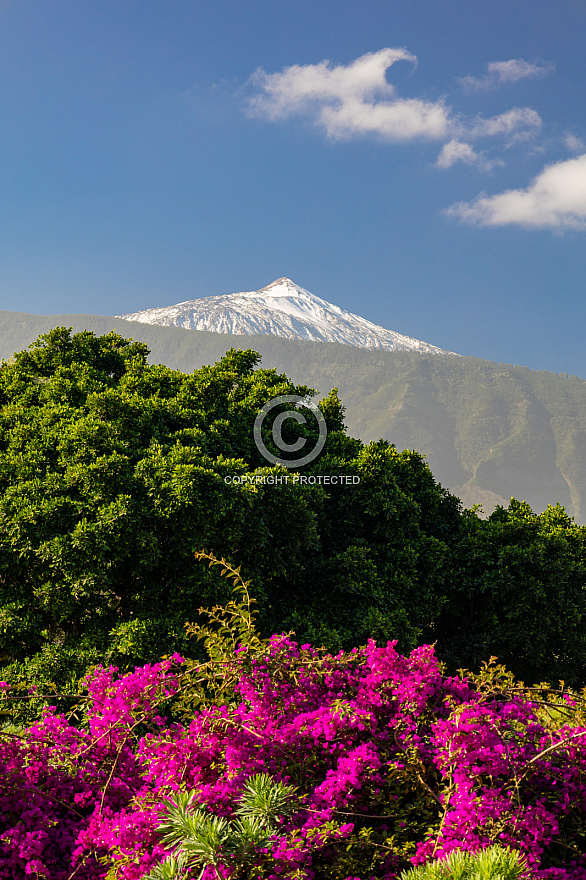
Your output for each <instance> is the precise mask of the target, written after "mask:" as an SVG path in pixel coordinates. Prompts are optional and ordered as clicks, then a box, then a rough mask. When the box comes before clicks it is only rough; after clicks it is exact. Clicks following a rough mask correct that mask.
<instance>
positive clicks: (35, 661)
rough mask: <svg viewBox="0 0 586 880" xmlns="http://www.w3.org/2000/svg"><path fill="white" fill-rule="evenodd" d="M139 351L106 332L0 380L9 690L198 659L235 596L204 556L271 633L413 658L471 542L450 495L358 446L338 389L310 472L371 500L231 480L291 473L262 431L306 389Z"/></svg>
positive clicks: (374, 449) (51, 341) (53, 339)
mask: <svg viewBox="0 0 586 880" xmlns="http://www.w3.org/2000/svg"><path fill="white" fill-rule="evenodd" d="M146 355H147V350H146V348H145V346H144V345H142V344H140V343H131V342H129V341H126V340H123V339H122V338H121V337H119V336H118V335H116V334H114V333H111V334H109V335H107V336H102V337H95V336H94V335H93V334H91V333H89V332H84V333H80V334H77V335H74V336H73V337H72V336H71V335H70V333H69V332H68V331H66V330H64V329H56V330H53V331H51V332H50V333H49V334H48V335H46V336H44V337H41V338H40V339H39V340H38V342H37V343H35V344H34V345H33V347H32V348H31V350H30V351H25V352H21V353H20V354H18V355H16V357H15V358H14V359H13V361H12V362H11V363H9V364H6V365H4V366H3V367H2V370H1V371H0V395H1V398H0V399H1V404H2V408H1V411H0V449H1V455H0V487H1V500H0V560H1V561H0V565H1V577H2V581H1V583H0V639H1V642H0V650H1V652H2V660H3V662H4V663H5V664H8V665H10V666H11V669H12V673H11V674H12V675H13V676H14V675H18V676H21V677H23V678H24V679H26V680H28V681H29V682H30V683H36V684H38V683H42V682H47V681H51V680H54V681H55V682H56V683H57V684H58V685H59V686H60V687H63V686H64V685H65V684H66V683H67V676H70V677H71V674H72V673H75V675H77V673H79V672H80V671H82V670H83V669H85V668H87V666H88V665H91V664H92V663H95V662H97V661H98V660H99V659H102V658H105V659H106V661H109V662H115V663H117V664H119V665H120V666H121V667H123V668H124V667H128V666H132V665H133V664H134V663H136V662H139V661H145V660H149V659H151V658H152V657H157V656H160V655H161V654H162V653H166V652H169V651H171V650H174V649H180V650H185V651H187V650H189V649H188V645H187V642H186V640H185V635H184V624H185V622H186V621H188V620H193V619H194V618H195V617H196V616H197V610H198V608H199V607H200V606H202V605H210V604H212V603H213V602H216V601H218V600H221V599H222V597H223V596H225V585H224V583H223V582H222V580H221V579H220V578H218V577H217V576H215V575H214V574H213V573H212V574H210V573H209V572H207V571H206V570H205V569H204V567H203V566H202V565H201V564H198V563H197V562H196V560H195V559H194V552H195V551H197V550H200V549H207V550H211V551H212V552H214V553H215V554H216V555H218V556H226V557H228V558H231V559H232V560H234V561H235V562H237V563H238V564H242V565H243V571H244V572H245V573H247V574H250V575H253V576H254V581H255V588H256V591H257V597H258V599H259V602H260V607H261V611H262V615H261V625H262V627H263V629H264V631H265V632H272V631H275V630H282V629H287V628H289V627H295V628H296V629H297V630H298V632H299V633H300V634H301V635H302V636H303V637H304V638H307V639H309V640H316V641H320V642H324V643H326V644H329V645H331V646H333V647H336V646H340V647H341V646H344V645H351V644H359V643H363V642H364V641H365V640H366V638H367V637H368V636H371V635H372V636H375V637H376V638H379V639H382V640H385V639H387V638H391V637H399V639H400V644H401V645H402V646H403V647H404V648H405V649H407V648H409V647H412V646H413V645H414V644H415V643H416V642H417V640H418V638H419V636H420V633H421V632H422V630H423V629H425V628H426V627H427V626H428V625H429V624H430V622H431V621H432V620H433V618H434V617H435V615H436V614H437V611H438V610H439V603H440V601H441V599H440V597H441V583H442V580H443V577H444V572H445V557H446V544H445V542H444V540H443V539H444V537H445V536H446V535H449V534H450V533H452V532H454V531H455V530H457V529H458V527H459V525H458V524H459V514H458V503H457V501H456V499H455V498H453V497H451V496H450V495H449V494H448V493H446V492H444V491H442V490H439V489H438V488H437V487H436V485H435V483H434V480H433V477H432V475H431V473H430V471H429V469H428V468H427V466H426V465H425V463H424V461H423V459H422V458H421V456H418V455H417V454H415V453H409V452H404V453H399V452H397V451H396V450H395V449H394V448H393V447H391V446H390V445H389V444H387V443H379V444H372V445H371V446H369V447H366V448H362V446H361V444H360V443H359V442H358V441H355V440H351V439H350V438H348V437H347V436H346V435H345V433H344V431H343V423H342V415H343V411H342V407H341V405H340V403H339V401H338V399H337V396H336V394H335V392H333V393H332V394H331V395H330V396H329V397H327V398H326V399H325V400H324V401H322V402H321V404H320V407H321V410H322V413H323V414H324V416H325V419H326V422H327V425H328V438H327V443H326V446H325V448H324V450H323V453H322V454H321V457H320V459H319V461H318V462H316V463H315V464H314V466H313V472H314V473H325V474H332V473H334V474H345V475H349V476H359V477H360V480H361V482H360V484H359V485H343V486H341V485H338V486H329V487H328V491H326V488H325V487H324V486H320V485H317V484H315V485H303V486H302V485H298V484H293V483H288V484H285V483H279V484H275V485H269V484H264V485H262V484H235V483H234V482H233V477H234V475H237V476H239V475H243V474H245V473H249V472H257V473H261V474H265V475H268V474H279V473H280V474H284V473H286V471H285V470H284V469H283V468H281V469H278V468H277V469H275V468H273V469H271V468H266V467H264V465H266V462H265V460H264V459H263V458H262V457H261V456H260V453H259V452H258V450H257V449H256V446H255V445H254V439H253V423H254V419H255V417H256V415H257V413H258V411H259V409H260V408H261V407H262V405H263V404H264V403H265V402H266V401H268V400H271V399H272V398H273V397H275V396H277V395H282V394H287V393H288V394H291V393H298V394H300V395H305V394H307V393H308V389H307V388H305V387H303V386H302V387H295V386H293V385H292V384H291V383H290V382H289V381H288V380H287V379H286V377H284V376H280V375H278V374H277V373H275V371H271V370H255V365H256V363H257V361H258V355H256V354H255V353H254V352H251V351H246V352H243V351H231V352H229V353H228V354H227V355H226V356H225V357H224V358H223V359H222V360H221V361H220V362H219V363H218V364H216V365H215V366H213V367H204V368H202V369H200V370H198V371H195V372H194V373H192V374H191V375H187V374H183V373H179V372H177V371H173V370H170V369H168V368H167V367H162V366H149V365H148V364H147V361H146ZM305 430H306V433H308V435H311V431H312V428H311V425H309V426H308V427H307V428H306V429H305ZM313 430H315V429H313ZM266 440H267V443H269V442H270V439H269V438H266ZM75 675H73V678H75Z"/></svg>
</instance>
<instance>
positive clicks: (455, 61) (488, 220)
mask: <svg viewBox="0 0 586 880" xmlns="http://www.w3.org/2000/svg"><path fill="white" fill-rule="evenodd" d="M585 45H586V0H254V2H246V0H122V2H121V0H83V2H80V0H51V2H50V3H48V2H46V0H8V2H4V3H0V308H3V309H8V310H18V311H29V312H35V313H43V314H48V313H63V312H76V313H77V312H84V313H92V314H116V313H118V314H120V313H123V312H130V311H135V310H138V309H142V308H150V307H154V306H163V305H169V304H172V303H175V302H178V301H182V300H186V299H191V298H195V297H199V296H209V295H214V294H224V293H231V292H233V291H241V290H253V289H257V288H259V287H262V286H264V285H266V284H268V283H270V282H271V281H273V280H274V279H275V278H277V277H279V276H282V275H287V276H289V277H290V278H292V279H293V280H294V281H295V282H297V283H298V284H300V285H301V286H303V287H305V288H307V289H309V290H311V291H312V292H313V293H315V294H317V295H318V296H321V297H323V298H324V299H326V300H329V301H331V302H334V303H336V304H337V305H340V306H342V307H343V308H346V309H349V310H350V311H353V312H356V313H358V314H360V315H363V316H364V317H366V318H369V319H370V320H372V321H375V322H377V323H379V324H382V325H383V326H385V327H387V328H388V329H392V330H396V331H399V332H401V333H406V334H408V335H411V336H415V337H418V338H420V339H424V340H426V341H428V342H432V343H433V344H435V345H439V346H441V347H443V348H448V349H451V350H454V351H457V352H460V353H462V354H470V355H475V356H478V357H482V358H487V359H490V360H496V361H504V362H508V363H518V364H525V365H527V366H530V367H532V368H535V369H548V370H554V371H557V372H568V373H574V374H577V375H580V376H582V377H586V344H585V341H584V335H585V334H584V329H585V327H586V283H585V282H586V65H585V64H584V46H585Z"/></svg>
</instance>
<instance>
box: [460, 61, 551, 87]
mask: <svg viewBox="0 0 586 880" xmlns="http://www.w3.org/2000/svg"><path fill="white" fill-rule="evenodd" d="M553 70H555V64H532V63H531V62H530V61H524V60H523V59H522V58H511V59H510V60H509V61H491V62H490V64H487V65H486V73H485V74H484V75H483V76H480V77H475V76H464V77H461V78H459V79H458V82H459V83H460V84H461V85H462V86H463V87H464V89H465V90H466V91H468V92H479V91H489V90H492V89H498V88H499V87H500V86H503V85H507V84H508V83H514V82H518V81H519V80H520V79H527V78H530V77H532V78H535V77H542V76H547V74H548V73H551V72H552V71H553Z"/></svg>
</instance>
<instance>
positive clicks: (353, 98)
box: [250, 49, 451, 141]
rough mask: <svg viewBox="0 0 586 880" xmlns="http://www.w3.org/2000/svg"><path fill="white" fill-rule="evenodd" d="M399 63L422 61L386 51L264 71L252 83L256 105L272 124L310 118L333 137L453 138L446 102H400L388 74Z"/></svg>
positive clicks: (397, 51)
mask: <svg viewBox="0 0 586 880" xmlns="http://www.w3.org/2000/svg"><path fill="white" fill-rule="evenodd" d="M397 61H410V62H412V63H416V62H417V58H416V57H415V56H414V55H412V54H411V53H410V52H408V51H407V50H406V49H381V50H380V51H379V52H371V53H369V54H367V55H362V56H361V57H360V58H357V59H356V60H355V61H353V62H351V63H350V64H348V65H346V66H344V65H338V66H337V67H333V66H332V65H331V64H330V62H329V61H322V62H320V63H319V64H306V65H297V64H296V65H293V66H292V67H286V68H285V70H283V71H282V72H281V73H265V71H264V70H259V71H257V72H256V73H255V75H254V76H253V78H252V83H253V84H254V85H256V86H257V87H259V88H260V89H262V92H263V93H262V94H260V95H257V96H256V97H255V98H253V99H252V101H251V102H250V108H251V111H252V112H253V113H258V114H261V115H264V116H267V117H268V118H269V119H283V118H286V117H288V116H292V115H294V114H303V115H309V116H311V117H313V118H315V120H316V121H317V123H318V124H319V125H320V126H321V127H323V128H324V129H325V130H326V132H327V134H328V135H329V136H330V137H333V138H350V137H353V136H357V135H363V134H376V135H379V136H380V137H382V138H384V139H385V140H389V141H408V140H412V139H413V138H418V137H422V138H430V139H433V140H439V139H441V138H444V137H446V136H447V134H448V132H449V129H450V126H451V121H450V110H449V108H447V107H446V106H445V105H444V103H443V101H426V100H423V99H420V98H409V99H405V98H399V97H397V95H396V93H395V89H394V87H393V86H392V85H391V84H390V83H389V82H387V80H386V72H387V70H388V69H389V67H391V66H392V65H393V64H395V63H396V62H397Z"/></svg>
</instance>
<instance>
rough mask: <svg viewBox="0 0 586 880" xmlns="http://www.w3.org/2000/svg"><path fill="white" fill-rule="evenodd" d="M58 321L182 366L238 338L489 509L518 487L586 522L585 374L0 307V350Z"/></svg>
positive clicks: (356, 424) (7, 352)
mask: <svg viewBox="0 0 586 880" xmlns="http://www.w3.org/2000/svg"><path fill="white" fill-rule="evenodd" d="M57 323H61V324H63V323H65V324H66V325H67V326H70V325H71V326H73V327H74V328H76V329H79V330H81V329H85V328H87V329H90V330H94V331H95V332H96V333H99V334H101V333H107V332H109V331H110V330H112V328H115V329H116V330H117V332H118V333H120V334H121V335H122V336H132V337H133V338H135V339H139V340H142V341H143V342H145V343H146V344H147V345H148V347H149V349H150V350H151V352H152V358H151V359H152V361H153V362H157V363H164V364H166V365H167V366H169V367H171V368H173V369H176V370H182V371H184V372H191V371H192V370H194V369H195V368H199V367H200V366H201V365H202V364H207V363H214V362H215V361H217V360H218V359H219V358H220V357H222V356H223V354H224V353H225V352H226V350H227V349H229V348H230V347H232V346H235V347H237V348H242V349H248V348H249V347H251V346H252V347H253V348H254V349H255V350H256V351H258V352H259V353H260V354H261V355H262V363H263V365H264V366H267V367H274V368H276V369H277V371H278V372H280V373H285V374H286V375H287V376H289V377H290V378H291V379H292V381H294V382H302V383H304V384H307V385H310V386H311V387H313V388H316V389H318V391H320V392H324V393H325V392H327V391H329V389H330V388H331V387H332V386H333V385H336V386H337V388H338V389H339V393H340V397H341V399H342V400H343V401H344V405H345V407H346V422H347V424H348V429H349V432H350V434H351V436H354V437H360V439H361V440H362V441H364V442H368V441H370V440H378V439H379V438H381V437H382V438H385V439H387V440H389V441H390V442H392V443H394V444H395V445H396V446H397V448H399V449H404V448H406V449H417V450H418V451H419V452H421V453H423V454H425V455H426V456H427V459H428V462H429V465H430V467H431V470H432V472H433V474H434V475H435V477H436V479H438V480H439V481H440V482H441V483H442V485H444V486H446V487H448V488H449V489H450V491H452V492H454V493H455V494H456V495H457V496H458V497H459V498H462V500H463V501H464V503H465V504H466V506H471V505H472V504H474V503H481V504H482V505H483V506H484V509H485V511H486V512H487V513H488V512H490V511H492V510H493V509H494V508H495V506H496V505H502V506H504V507H506V506H507V505H508V503H509V501H510V499H511V497H512V496H514V497H515V498H519V499H524V500H525V501H527V502H528V503H529V504H530V505H531V507H532V508H533V509H534V510H537V511H542V510H544V509H545V508H546V507H547V506H548V504H556V503H558V502H559V503H560V504H562V505H563V506H564V507H565V508H566V509H567V510H568V511H569V513H570V514H571V515H572V516H574V517H575V519H576V521H577V522H582V523H584V522H586V382H585V381H584V380H582V379H577V378H576V377H568V376H566V375H565V374H555V373H548V372H545V371H541V372H537V371H532V370H529V369H527V368H525V367H520V366H512V365H510V364H497V363H492V362H490V361H485V360H481V359H479V358H471V357H452V356H450V355H442V356H438V355H426V354H420V353H418V352H405V351H397V352H388V351H372V350H368V349H360V348H355V347H353V346H349V345H337V344H334V343H323V342H306V341H303V340H291V339H281V338H279V337H276V336H261V335H258V336H254V337H250V336H224V335H222V334H218V333H207V332H204V331H196V330H183V329H181V328H178V327H159V326H153V325H148V324H139V323H131V322H127V321H122V320H120V319H115V318H102V317H98V316H88V315H68V316H53V317H50V316H40V315H24V314H19V313H16V312H3V313H2V312H0V357H10V356H11V355H12V354H13V353H14V351H15V350H18V349H20V348H24V347H26V346H27V345H29V344H30V343H31V342H32V341H33V340H34V339H35V338H36V337H37V336H38V334H39V333H44V332H47V331H48V330H49V329H50V328H51V327H54V326H55V325H56V324H57Z"/></svg>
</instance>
